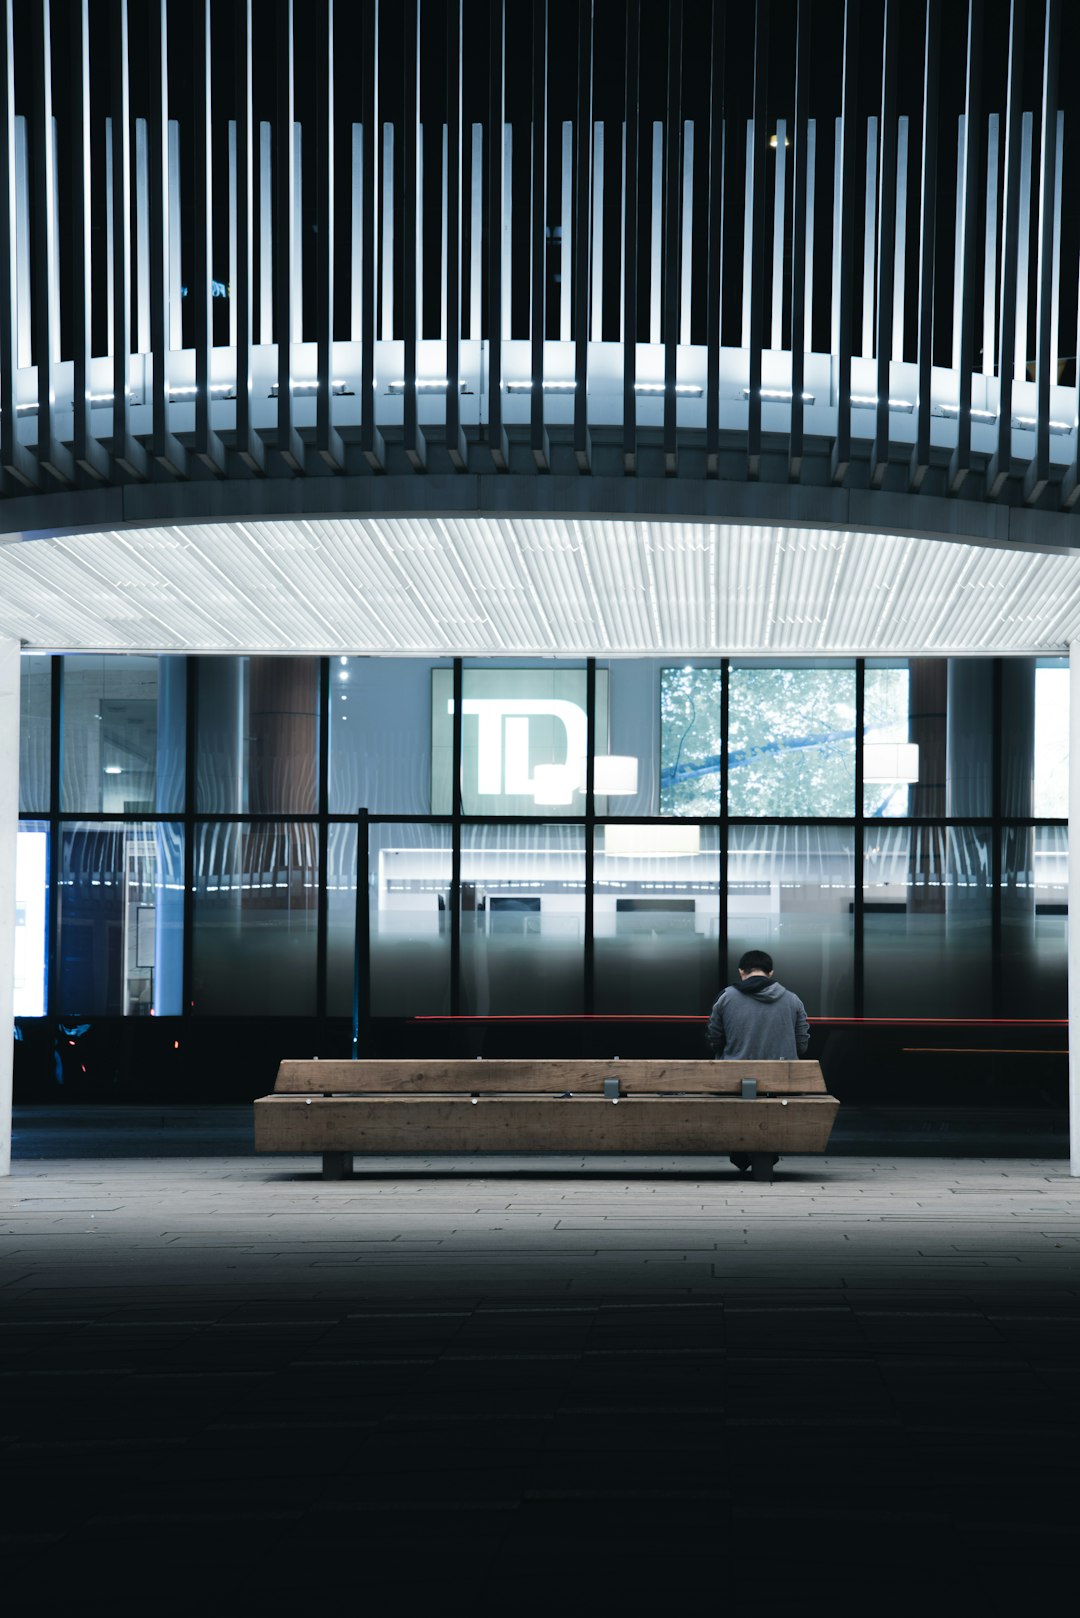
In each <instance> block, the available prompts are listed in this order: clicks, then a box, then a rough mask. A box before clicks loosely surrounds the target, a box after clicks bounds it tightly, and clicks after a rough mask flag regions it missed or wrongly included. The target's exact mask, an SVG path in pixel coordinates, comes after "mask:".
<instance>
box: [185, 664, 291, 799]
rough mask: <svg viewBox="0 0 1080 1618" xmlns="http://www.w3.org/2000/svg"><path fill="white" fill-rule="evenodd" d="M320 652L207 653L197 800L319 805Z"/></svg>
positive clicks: (200, 697)
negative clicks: (306, 654)
mask: <svg viewBox="0 0 1080 1618" xmlns="http://www.w3.org/2000/svg"><path fill="white" fill-rule="evenodd" d="M319 709H320V695H319V659H318V658H317V657H204V658H200V659H199V695H198V744H199V746H198V760H199V762H198V784H197V806H198V808H199V809H200V810H202V811H210V812H216V813H219V814H239V815H243V814H266V815H274V814H314V813H315V812H316V810H317V809H318V807H319Z"/></svg>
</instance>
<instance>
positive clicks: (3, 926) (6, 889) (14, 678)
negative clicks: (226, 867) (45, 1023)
mask: <svg viewBox="0 0 1080 1618" xmlns="http://www.w3.org/2000/svg"><path fill="white" fill-rule="evenodd" d="M0 758H3V759H6V760H7V761H8V767H7V768H6V769H4V770H0V1175H3V1174H10V1173H11V1074H12V1066H13V1063H14V1057H15V1038H14V1033H15V847H16V842H15V840H16V837H17V834H18V829H19V642H18V641H17V640H0ZM1078 801H1080V800H1078Z"/></svg>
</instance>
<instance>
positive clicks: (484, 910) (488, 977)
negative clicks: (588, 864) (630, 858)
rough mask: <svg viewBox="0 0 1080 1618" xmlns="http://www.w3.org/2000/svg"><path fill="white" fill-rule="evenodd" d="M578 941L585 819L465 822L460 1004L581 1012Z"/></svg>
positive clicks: (481, 1009) (479, 1010) (477, 1008)
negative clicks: (542, 822)
mask: <svg viewBox="0 0 1080 1618" xmlns="http://www.w3.org/2000/svg"><path fill="white" fill-rule="evenodd" d="M584 944H585V833H584V829H583V828H582V827H581V826H558V825H555V826H552V825H532V826H530V825H525V826H521V825H519V826H483V825H481V826H476V825H471V826H464V827H463V828H462V836H461V999H462V1005H461V1009H462V1011H463V1012H465V1013H468V1014H471V1015H473V1016H483V1015H485V1014H490V1013H499V1014H502V1015H513V1016H525V1015H530V1014H531V1015H536V1014H537V1013H540V1014H543V1015H549V1016H550V1015H558V1014H559V1013H562V1014H564V1015H566V1014H573V1013H577V1012H581V1011H584V1009H585V1001H584V971H583V967H584Z"/></svg>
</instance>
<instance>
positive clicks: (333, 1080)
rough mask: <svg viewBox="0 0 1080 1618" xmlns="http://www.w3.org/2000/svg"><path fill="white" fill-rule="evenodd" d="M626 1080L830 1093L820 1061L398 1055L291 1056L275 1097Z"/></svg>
mask: <svg viewBox="0 0 1080 1618" xmlns="http://www.w3.org/2000/svg"><path fill="white" fill-rule="evenodd" d="M612 1078H615V1079H618V1080H619V1082H620V1085H621V1088H622V1091H623V1093H624V1094H626V1095H634V1094H635V1093H638V1092H645V1093H648V1094H650V1095H655V1094H661V1095H663V1094H672V1093H679V1092H682V1093H689V1094H705V1095H708V1094H713V1095H715V1094H729V1095H738V1094H739V1090H740V1086H741V1082H742V1080H743V1079H756V1080H757V1083H758V1089H759V1091H761V1092H765V1093H769V1094H772V1095H825V1094H826V1090H825V1080H824V1079H823V1078H822V1075H821V1068H820V1067H819V1065H818V1064H817V1062H727V1061H724V1062H714V1061H712V1060H710V1059H709V1058H705V1057H703V1058H701V1059H700V1060H690V1061H673V1062H668V1061H657V1060H653V1059H639V1060H630V1061H624V1062H620V1061H611V1060H608V1061H603V1060H598V1059H595V1058H576V1057H570V1058H567V1057H562V1058H550V1059H541V1058H537V1059H535V1060H526V1061H522V1060H521V1059H520V1058H517V1057H514V1058H499V1059H497V1060H493V1061H483V1062H481V1061H477V1060H475V1059H474V1060H472V1061H469V1060H467V1059H464V1058H455V1059H442V1060H425V1061H414V1060H408V1059H396V1058H385V1059H384V1058H373V1057H367V1058H360V1059H358V1060H355V1061H349V1060H336V1059H335V1060H322V1061H319V1060H314V1059H311V1058H307V1059H289V1060H286V1061H284V1062H282V1063H281V1065H280V1067H279V1068H278V1073H277V1079H276V1082H275V1084H274V1094H275V1095H364V1094H380V1095H435V1094H444V1095H447V1094H448V1095H454V1094H457V1095H461V1094H464V1095H469V1094H477V1095H498V1094H501V1095H509V1094H522V1093H527V1094H534V1095H535V1094H559V1093H561V1092H562V1091H565V1090H572V1091H573V1092H574V1093H575V1095H577V1094H580V1093H581V1092H589V1091H593V1092H595V1093H596V1094H598V1095H602V1094H603V1089H604V1080H605V1079H612Z"/></svg>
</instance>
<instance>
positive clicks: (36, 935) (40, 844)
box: [14, 829, 49, 1017]
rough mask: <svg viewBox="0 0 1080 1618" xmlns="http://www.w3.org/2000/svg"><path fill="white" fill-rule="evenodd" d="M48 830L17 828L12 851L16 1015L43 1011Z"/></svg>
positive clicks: (35, 1014)
mask: <svg viewBox="0 0 1080 1618" xmlns="http://www.w3.org/2000/svg"><path fill="white" fill-rule="evenodd" d="M48 854H49V834H48V832H47V831H30V830H22V829H20V831H19V835H18V841H17V843H16V852H15V974H14V976H15V1015H16V1017H44V1015H45V916H46V897H47V893H48V889H47V885H46V883H47V870H48Z"/></svg>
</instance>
